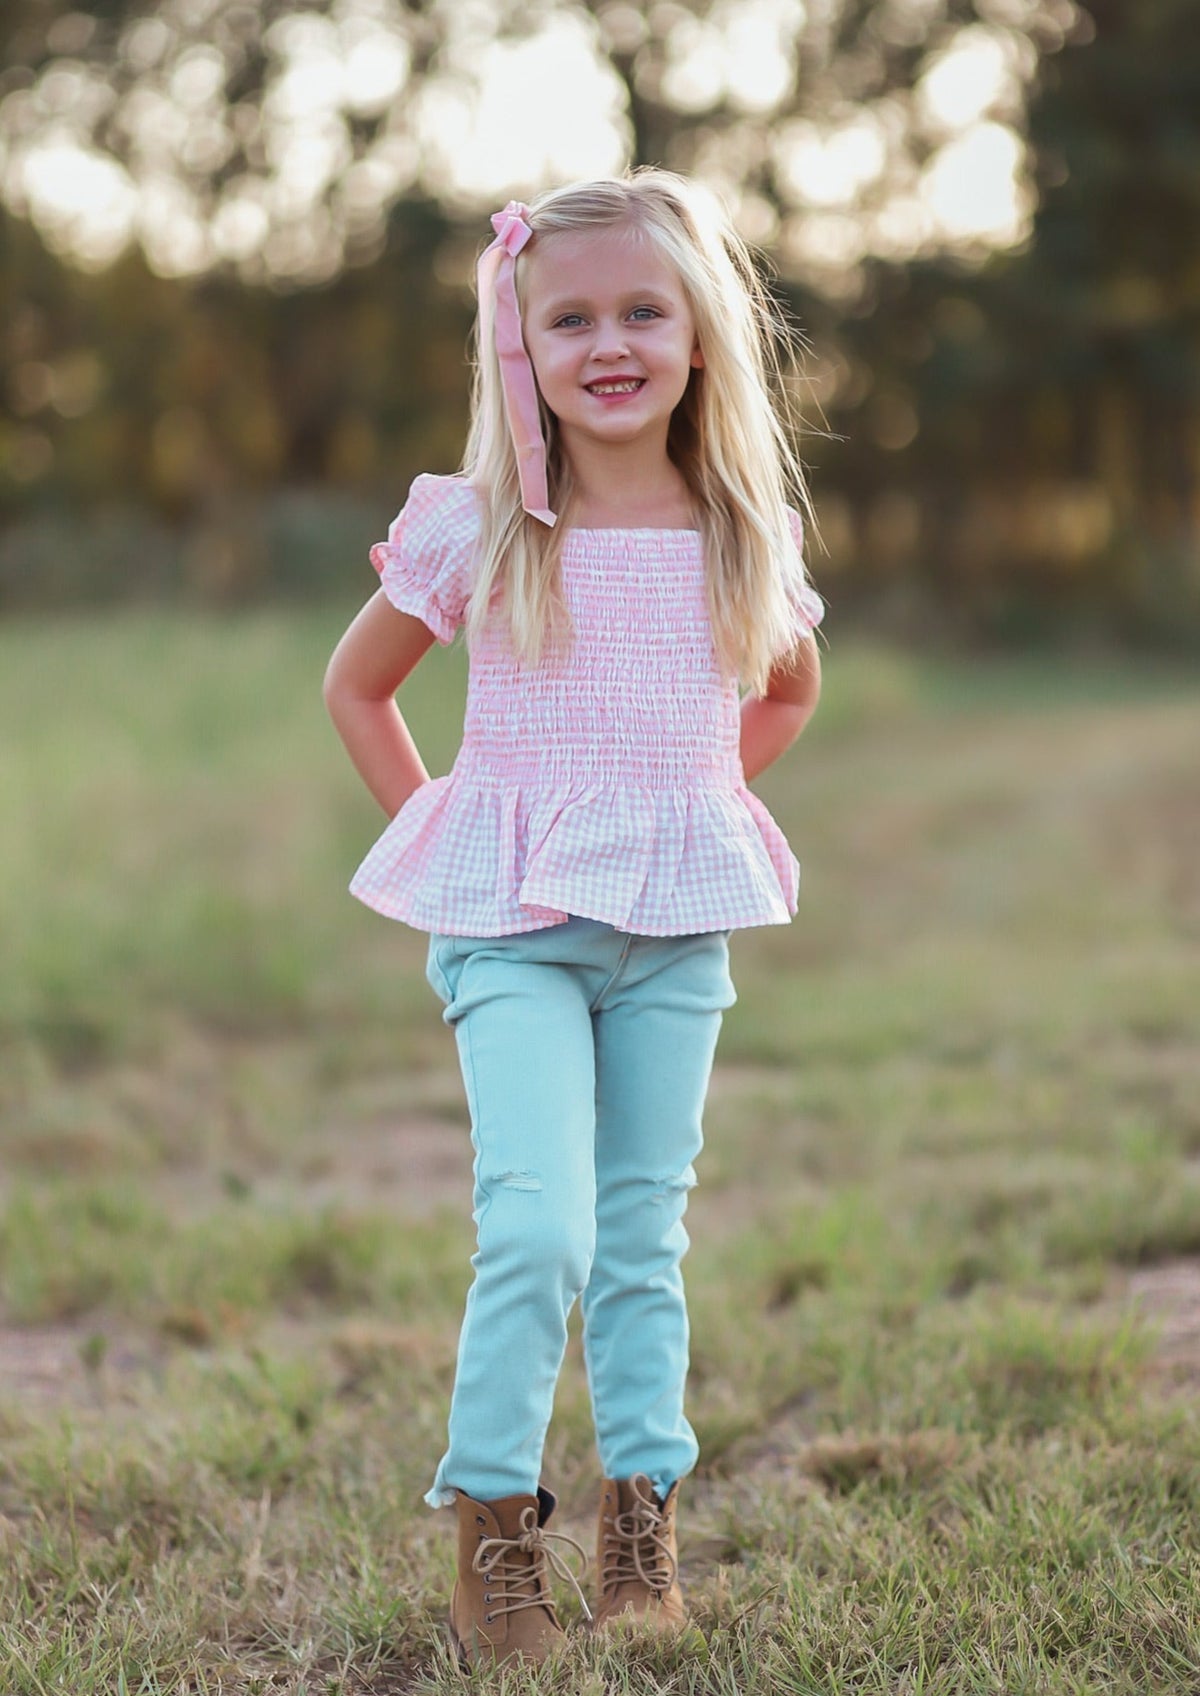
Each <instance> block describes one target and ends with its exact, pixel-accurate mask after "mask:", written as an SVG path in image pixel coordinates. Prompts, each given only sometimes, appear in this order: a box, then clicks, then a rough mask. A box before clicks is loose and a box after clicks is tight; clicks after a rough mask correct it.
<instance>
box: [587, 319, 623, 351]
mask: <svg viewBox="0 0 1200 1696" xmlns="http://www.w3.org/2000/svg"><path fill="white" fill-rule="evenodd" d="M592 356H593V358H595V359H628V358H629V343H628V341H627V339H626V336H625V326H624V325H623V324H622V323H621V322H620V320H619V319H606V318H601V319H599V320H598V321H597V323H596V334H595V337H594V338H593V341H592Z"/></svg>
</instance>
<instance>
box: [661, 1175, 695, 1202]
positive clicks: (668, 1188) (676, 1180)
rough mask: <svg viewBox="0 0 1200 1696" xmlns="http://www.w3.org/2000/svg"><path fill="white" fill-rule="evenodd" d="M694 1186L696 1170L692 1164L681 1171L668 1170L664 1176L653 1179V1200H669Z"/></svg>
mask: <svg viewBox="0 0 1200 1696" xmlns="http://www.w3.org/2000/svg"><path fill="white" fill-rule="evenodd" d="M695 1187H696V1172H695V1168H694V1167H692V1166H685V1167H684V1169H683V1171H682V1172H669V1173H668V1174H667V1175H666V1177H664V1178H657V1179H655V1183H654V1199H655V1201H670V1200H672V1199H674V1198H676V1197H678V1196H681V1195H686V1194H687V1192H688V1191H689V1190H693V1189H695Z"/></svg>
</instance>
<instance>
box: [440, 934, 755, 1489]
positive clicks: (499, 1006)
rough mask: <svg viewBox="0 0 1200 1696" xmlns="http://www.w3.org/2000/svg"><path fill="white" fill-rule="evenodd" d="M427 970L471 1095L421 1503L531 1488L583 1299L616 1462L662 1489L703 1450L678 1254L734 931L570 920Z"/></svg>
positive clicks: (603, 1447) (446, 958)
mask: <svg viewBox="0 0 1200 1696" xmlns="http://www.w3.org/2000/svg"><path fill="white" fill-rule="evenodd" d="M428 976H429V981H430V983H431V984H432V985H433V987H434V989H435V990H436V991H437V993H438V994H439V996H440V997H441V999H442V1001H443V1002H444V1003H445V1013H444V1017H445V1019H446V1022H447V1023H448V1024H450V1025H451V1026H453V1028H454V1033H455V1037H456V1040H457V1043H458V1052H459V1061H460V1064H461V1066H462V1074H463V1081H464V1083H465V1085H466V1092H467V1099H468V1103H469V1106H470V1110H471V1142H472V1145H473V1147H474V1150H475V1215H474V1216H475V1227H476V1233H477V1247H476V1251H475V1254H474V1255H473V1257H472V1261H471V1264H472V1266H473V1268H474V1271H475V1278H474V1282H473V1284H472V1286H471V1289H470V1292H469V1294H468V1296H467V1306H466V1313H465V1315H464V1317H463V1323H462V1330H461V1332H460V1335H459V1346H458V1366H457V1371H456V1374H455V1381H454V1391H453V1395H452V1397H451V1405H450V1433H449V1446H448V1448H447V1450H446V1453H445V1455H444V1456H443V1457H442V1460H441V1462H440V1464H439V1466H438V1468H437V1473H436V1476H435V1479H434V1482H433V1486H432V1488H431V1489H430V1491H429V1493H428V1495H427V1496H426V1498H425V1499H426V1501H427V1502H428V1503H429V1505H430V1506H431V1507H442V1506H446V1505H448V1504H449V1503H450V1502H452V1501H453V1500H454V1498H455V1495H456V1493H457V1492H458V1491H462V1492H463V1493H464V1494H465V1495H468V1496H471V1497H473V1498H474V1499H475V1500H476V1501H485V1502H488V1501H495V1500H497V1499H498V1498H500V1497H502V1496H511V1495H517V1494H530V1495H532V1494H533V1493H534V1492H535V1490H536V1489H537V1485H538V1481H539V1478H540V1476H541V1464H542V1449H543V1445H544V1443H545V1438H546V1431H547V1428H548V1426H549V1423H550V1413H551V1406H552V1403H553V1399H554V1389H555V1385H556V1383H557V1381H558V1375H559V1371H560V1368H561V1366H562V1359H563V1352H564V1350H565V1347H566V1341H567V1317H568V1315H569V1314H570V1312H571V1309H572V1307H573V1306H574V1304H575V1301H576V1300H577V1299H578V1298H582V1312H583V1340H584V1355H585V1359H586V1363H587V1373H588V1384H589V1387H590V1389H591V1396H592V1409H593V1414H594V1417H595V1422H596V1441H597V1447H598V1449H599V1454H600V1464H601V1467H602V1468H603V1473H604V1476H605V1477H606V1478H629V1477H631V1476H632V1475H633V1474H634V1473H635V1472H644V1473H646V1474H647V1475H648V1476H649V1478H650V1480H651V1482H652V1483H653V1485H654V1488H655V1490H657V1491H658V1493H659V1495H660V1496H661V1495H665V1493H666V1491H667V1490H668V1489H669V1488H670V1486H671V1484H672V1483H674V1481H675V1480H676V1479H677V1478H682V1477H683V1476H684V1474H685V1473H687V1472H690V1471H691V1469H692V1467H693V1466H694V1465H695V1462H696V1453H697V1447H696V1438H695V1434H694V1432H693V1431H692V1428H691V1426H690V1425H689V1423H688V1421H687V1419H686V1417H685V1415H684V1408H683V1398H684V1383H685V1380H686V1377H687V1368H688V1317H687V1307H686V1304H685V1301H684V1292H683V1279H682V1275H681V1272H680V1261H681V1260H682V1258H683V1255H684V1253H685V1251H686V1250H687V1247H688V1236H687V1231H686V1229H685V1228H684V1223H683V1216H684V1211H685V1209H686V1207H687V1197H688V1191H689V1190H690V1189H691V1187H692V1185H693V1184H694V1183H695V1181H696V1177H695V1171H694V1169H693V1162H694V1160H695V1158H696V1156H697V1154H698V1153H699V1152H700V1146H701V1142H702V1132H701V1116H702V1113H703V1107H704V1097H705V1093H706V1090H707V1087H708V1080H709V1074H710V1072H711V1070H712V1060H713V1051H714V1049H715V1048H716V1043H717V1034H718V1031H719V1029H720V1024H721V1014H722V1011H723V1010H724V1009H725V1008H726V1007H729V1006H731V1005H732V1003H733V1001H734V991H733V985H732V983H731V981H730V977H729V946H728V937H727V934H726V933H725V932H723V931H714V932H709V933H706V934H703V935H697V936H670V937H656V936H631V935H628V934H626V933H624V932H621V931H616V930H614V929H613V928H612V927H611V926H610V925H605V924H600V923H597V922H596V921H594V920H592V919H580V918H571V919H568V920H567V921H566V922H565V923H563V924H559V925H553V926H551V927H550V928H549V929H546V930H537V931H529V932H524V933H521V934H518V935H513V936H501V937H487V938H477V937H461V936H434V937H432V938H431V939H430V944H429V967H428Z"/></svg>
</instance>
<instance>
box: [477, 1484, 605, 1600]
mask: <svg viewBox="0 0 1200 1696" xmlns="http://www.w3.org/2000/svg"><path fill="white" fill-rule="evenodd" d="M519 1523H520V1527H521V1530H520V1533H519V1534H518V1535H517V1536H516V1537H484V1538H482V1539H481V1541H480V1543H479V1547H478V1548H477V1549H476V1550H475V1553H474V1555H473V1556H472V1558H471V1565H472V1567H473V1568H474V1570H475V1571H476V1572H477V1573H479V1574H480V1576H481V1577H482V1578H483V1580H484V1583H485V1585H486V1587H487V1588H486V1592H485V1596H484V1602H485V1606H486V1607H487V1610H488V1613H487V1618H488V1619H489V1620H492V1619H499V1618H500V1617H501V1615H502V1614H515V1613H519V1612H520V1610H521V1609H522V1608H543V1607H547V1606H549V1605H551V1602H552V1598H551V1596H550V1592H549V1590H548V1588H547V1585H546V1573H545V1568H546V1566H548V1567H550V1569H551V1571H553V1572H556V1573H557V1574H558V1576H559V1577H560V1578H562V1579H564V1580H565V1581H566V1583H568V1584H569V1585H570V1586H571V1588H572V1589H573V1590H574V1592H575V1594H576V1595H577V1596H578V1597H579V1602H580V1606H581V1607H582V1608H583V1614H584V1618H585V1619H587V1620H590V1619H591V1617H592V1612H591V1609H590V1608H589V1607H588V1605H587V1597H586V1596H585V1595H584V1593H583V1590H582V1588H581V1587H580V1583H579V1579H578V1578H576V1576H575V1574H574V1573H573V1572H572V1571H571V1568H570V1566H569V1565H568V1564H567V1561H566V1560H565V1558H564V1557H563V1555H561V1554H560V1553H559V1551H558V1550H557V1549H554V1548H551V1544H552V1543H565V1544H567V1545H568V1546H569V1547H570V1548H571V1549H573V1550H574V1551H575V1553H576V1554H577V1555H578V1556H579V1558H580V1561H581V1562H582V1565H581V1567H580V1572H581V1573H582V1572H583V1571H585V1570H586V1568H587V1555H586V1554H585V1553H584V1551H583V1549H582V1548H581V1547H580V1545H579V1544H578V1543H577V1542H576V1541H575V1539H574V1537H568V1536H567V1535H566V1533H565V1532H562V1531H544V1530H543V1529H542V1527H541V1526H540V1525H539V1524H538V1522H537V1509H536V1508H535V1507H533V1506H530V1507H527V1508H522V1509H521V1517H520V1521H519ZM543 1562H544V1563H545V1564H544V1565H543Z"/></svg>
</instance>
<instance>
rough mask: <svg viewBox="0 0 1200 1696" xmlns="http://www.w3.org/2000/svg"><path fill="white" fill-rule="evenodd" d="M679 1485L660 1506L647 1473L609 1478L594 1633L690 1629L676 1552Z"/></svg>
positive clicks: (604, 1494) (602, 1516) (603, 1503)
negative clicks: (641, 1628) (629, 1628)
mask: <svg viewBox="0 0 1200 1696" xmlns="http://www.w3.org/2000/svg"><path fill="white" fill-rule="evenodd" d="M678 1498H679V1485H678V1483H677V1482H676V1483H674V1484H672V1486H671V1488H670V1489H669V1490H668V1492H667V1495H666V1498H665V1500H663V1501H661V1502H660V1501H659V1499H658V1497H657V1496H656V1495H655V1493H654V1487H653V1485H652V1484H651V1482H650V1480H649V1479H648V1478H647V1477H646V1474H645V1473H644V1472H636V1473H635V1474H634V1475H633V1477H632V1478H621V1479H616V1478H606V1479H605V1481H604V1484H603V1485H602V1487H601V1490H600V1524H599V1527H598V1529H597V1533H596V1563H597V1565H598V1567H599V1569H600V1600H599V1603H598V1605H597V1608H596V1620H595V1627H596V1630H597V1631H599V1630H601V1629H602V1628H603V1627H605V1626H613V1625H650V1626H653V1627H654V1629H655V1631H660V1632H663V1633H668V1632H673V1631H679V1630H680V1629H681V1628H682V1627H683V1626H684V1625H686V1623H687V1614H686V1612H685V1611H684V1606H683V1592H682V1591H681V1590H680V1588H679V1559H678V1555H677V1552H676V1548H675V1507H676V1503H677V1501H678Z"/></svg>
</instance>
